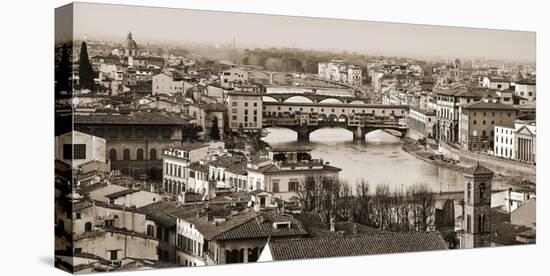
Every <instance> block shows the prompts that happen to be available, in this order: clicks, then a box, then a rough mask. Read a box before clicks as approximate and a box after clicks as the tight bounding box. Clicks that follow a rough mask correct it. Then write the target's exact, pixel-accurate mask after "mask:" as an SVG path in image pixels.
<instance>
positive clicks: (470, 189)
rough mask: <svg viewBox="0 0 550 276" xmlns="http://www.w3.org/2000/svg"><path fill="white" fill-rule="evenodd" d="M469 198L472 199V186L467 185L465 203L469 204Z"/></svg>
mask: <svg viewBox="0 0 550 276" xmlns="http://www.w3.org/2000/svg"><path fill="white" fill-rule="evenodd" d="M471 197H472V184H470V183H468V188H467V191H466V201H467V202H470V200H471Z"/></svg>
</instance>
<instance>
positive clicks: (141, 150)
mask: <svg viewBox="0 0 550 276" xmlns="http://www.w3.org/2000/svg"><path fill="white" fill-rule="evenodd" d="M136 159H137V160H143V149H138V150H137V156H136Z"/></svg>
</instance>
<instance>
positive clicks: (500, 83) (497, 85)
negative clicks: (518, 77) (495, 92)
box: [483, 77, 510, 90]
mask: <svg viewBox="0 0 550 276" xmlns="http://www.w3.org/2000/svg"><path fill="white" fill-rule="evenodd" d="M483 87H487V88H490V89H499V90H507V89H510V81H508V80H506V79H503V78H499V77H484V78H483Z"/></svg>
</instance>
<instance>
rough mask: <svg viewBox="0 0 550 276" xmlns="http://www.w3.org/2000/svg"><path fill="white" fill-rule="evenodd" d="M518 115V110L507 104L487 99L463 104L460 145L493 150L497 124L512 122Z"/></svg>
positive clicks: (476, 149)
mask: <svg viewBox="0 0 550 276" xmlns="http://www.w3.org/2000/svg"><path fill="white" fill-rule="evenodd" d="M517 116H518V110H517V109H516V108H515V107H513V106H511V105H507V104H502V103H495V102H488V101H487V100H481V101H477V102H472V103H469V104H468V103H467V104H463V105H462V106H461V114H460V139H459V142H460V145H461V146H462V148H463V149H465V150H470V151H487V150H492V149H493V147H494V137H495V125H496V124H502V123H512V122H513V121H514V120H516V117H517Z"/></svg>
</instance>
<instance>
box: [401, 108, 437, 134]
mask: <svg viewBox="0 0 550 276" xmlns="http://www.w3.org/2000/svg"><path fill="white" fill-rule="evenodd" d="M436 119H437V116H436V112H435V111H434V110H424V109H420V108H412V107H411V108H410V109H409V116H408V120H409V122H408V124H407V125H408V126H409V131H411V130H414V131H416V132H417V133H418V134H420V135H421V136H424V137H428V138H434V137H435V136H434V135H435V133H436V130H435V127H436V124H435V122H436Z"/></svg>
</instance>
